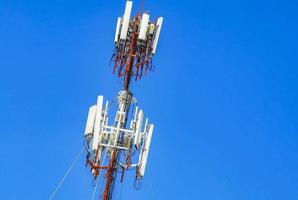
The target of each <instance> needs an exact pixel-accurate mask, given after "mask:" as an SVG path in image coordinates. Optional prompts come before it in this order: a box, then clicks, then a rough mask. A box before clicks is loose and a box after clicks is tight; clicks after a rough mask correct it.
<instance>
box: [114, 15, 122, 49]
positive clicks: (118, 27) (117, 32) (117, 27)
mask: <svg viewBox="0 0 298 200" xmlns="http://www.w3.org/2000/svg"><path fill="white" fill-rule="evenodd" d="M120 26H121V17H118V20H117V26H116V32H115V39H114V42H115V43H117V42H118V36H119V31H120Z"/></svg>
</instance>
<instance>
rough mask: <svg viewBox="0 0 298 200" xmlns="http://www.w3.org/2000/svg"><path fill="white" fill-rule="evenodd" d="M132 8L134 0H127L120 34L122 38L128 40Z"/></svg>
mask: <svg viewBox="0 0 298 200" xmlns="http://www.w3.org/2000/svg"><path fill="white" fill-rule="evenodd" d="M131 8H132V1H127V2H126V6H125V11H124V16H123V22H122V28H121V34H120V39H121V40H126V36H127V30H128V26H129V21H130V13H131Z"/></svg>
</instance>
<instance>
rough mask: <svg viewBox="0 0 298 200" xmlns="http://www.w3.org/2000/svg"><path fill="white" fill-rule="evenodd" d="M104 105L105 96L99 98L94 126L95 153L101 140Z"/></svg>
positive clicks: (93, 147) (93, 146)
mask: <svg viewBox="0 0 298 200" xmlns="http://www.w3.org/2000/svg"><path fill="white" fill-rule="evenodd" d="M102 105H103V96H98V98H97V111H96V117H95V124H94V126H95V127H94V136H93V144H92V149H93V151H95V150H97V149H98V144H99V138H100V134H101V122H102V120H103V116H102Z"/></svg>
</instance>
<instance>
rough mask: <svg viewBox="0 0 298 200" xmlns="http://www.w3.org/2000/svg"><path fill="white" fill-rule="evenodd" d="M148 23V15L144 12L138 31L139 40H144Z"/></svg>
mask: <svg viewBox="0 0 298 200" xmlns="http://www.w3.org/2000/svg"><path fill="white" fill-rule="evenodd" d="M148 23H149V15H148V14H147V13H144V14H143V16H142V21H141V29H140V33H139V40H146V34H147V29H148Z"/></svg>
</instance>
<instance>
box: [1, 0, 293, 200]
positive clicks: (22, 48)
mask: <svg viewBox="0 0 298 200" xmlns="http://www.w3.org/2000/svg"><path fill="white" fill-rule="evenodd" d="M124 5H125V1H124V0H105V1H101V0H89V1H82V0H81V1H79V0H71V1H70V0H64V1H58V0H42V1H41V0H39V1H37V0H27V1H25V0H23V1H22V0H1V1H0V69H1V70H0V134H1V139H0V157H1V159H0V199H3V200H16V199H17V200H19V199H22V200H42V199H49V196H50V195H51V192H52V191H53V189H54V188H55V186H56V184H57V183H58V181H59V180H60V178H61V177H62V176H63V175H64V173H65V171H66V170H67V168H68V167H69V165H70V163H71V162H72V160H73V159H74V157H75V155H76V154H77V152H78V151H79V150H80V149H81V147H82V142H83V131H84V128H85V122H86V118H87V111H88V107H89V106H90V105H92V104H94V103H95V102H96V98H97V95H99V94H103V95H104V96H105V97H106V98H107V99H109V100H111V99H113V98H114V97H115V95H116V94H117V92H118V90H119V89H120V87H121V84H120V83H121V81H119V79H117V78H116V77H115V76H113V75H112V73H111V68H110V67H109V60H110V57H111V55H112V51H113V38H114V31H115V26H116V19H117V17H118V16H121V15H122V14H123V12H124ZM139 7H140V0H138V1H136V2H135V4H134V12H136V11H137V10H138V9H139ZM297 8H298V4H297V1H281V0H280V1H272V0H268V1H265V0H264V1H261V0H250V1H239V0H237V1H236V0H235V1H233V0H226V1H219V0H209V1H207V0H206V1H202V0H198V1H195V0H192V1H174V0H173V1H162V0H146V2H145V10H149V11H150V12H151V16H152V17H154V18H156V17H158V16H160V15H162V16H164V26H163V30H162V33H161V37H160V43H159V46H158V51H157V55H156V56H155V58H154V63H155V65H156V69H155V71H154V72H153V73H150V74H149V75H148V76H147V77H145V78H144V79H142V80H141V81H140V82H138V83H137V84H135V83H133V86H132V91H133V92H134V94H135V95H136V97H137V98H138V101H139V105H140V106H141V107H142V108H143V109H144V110H145V114H146V115H147V116H148V117H149V118H150V120H151V121H152V122H154V123H155V126H156V127H155V132H154V135H153V141H152V146H151V152H150V155H149V163H148V168H147V172H146V173H147V174H146V175H145V178H144V180H143V186H142V189H141V190H139V191H135V190H134V189H133V186H132V183H133V179H134V177H133V175H132V174H130V175H126V176H125V180H126V181H125V183H124V184H123V185H122V186H121V187H122V199H131V200H134V199H142V200H147V199H148V200H149V199H150V200H151V199H159V200H166V199H177V200H178V199H179V200H180V199H183V200H184V199H185V200H197V199H198V200H281V199H290V200H294V199H298V190H297V188H298V133H297V131H298V120H297V117H298V79H297V78H298V70H297V67H298V61H297V50H298V49H297V46H298V40H297V36H298V14H297ZM88 172H89V171H88V170H86V169H85V167H84V156H82V157H81V159H80V161H79V163H78V164H77V165H76V166H75V167H74V170H73V171H72V172H71V174H70V175H69V177H68V179H67V180H66V181H65V183H64V185H63V186H62V188H61V190H59V192H58V193H57V196H56V199H57V200H59V199H61V200H62V199H63V200H66V199H73V200H85V199H91V193H92V190H93V188H92V184H91V177H90V175H89V173H88ZM151 186H152V187H151ZM121 187H118V188H117V190H116V195H118V196H116V197H117V198H115V199H121V198H120V197H119V195H120V192H119V191H121ZM154 195H155V198H154V197H153V196H154Z"/></svg>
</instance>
